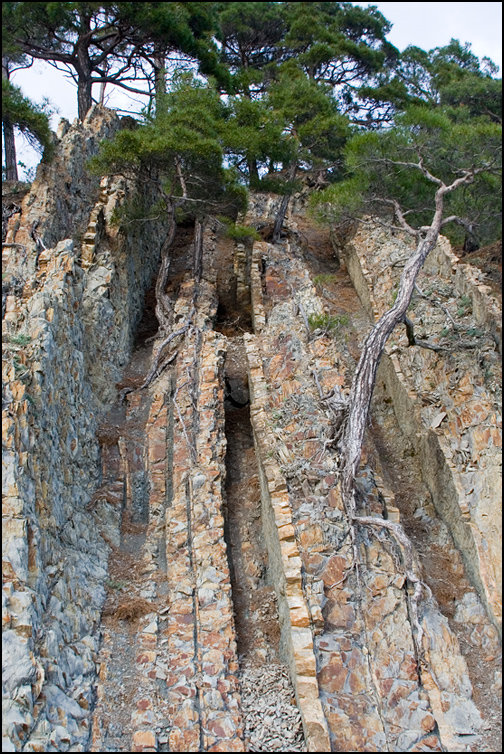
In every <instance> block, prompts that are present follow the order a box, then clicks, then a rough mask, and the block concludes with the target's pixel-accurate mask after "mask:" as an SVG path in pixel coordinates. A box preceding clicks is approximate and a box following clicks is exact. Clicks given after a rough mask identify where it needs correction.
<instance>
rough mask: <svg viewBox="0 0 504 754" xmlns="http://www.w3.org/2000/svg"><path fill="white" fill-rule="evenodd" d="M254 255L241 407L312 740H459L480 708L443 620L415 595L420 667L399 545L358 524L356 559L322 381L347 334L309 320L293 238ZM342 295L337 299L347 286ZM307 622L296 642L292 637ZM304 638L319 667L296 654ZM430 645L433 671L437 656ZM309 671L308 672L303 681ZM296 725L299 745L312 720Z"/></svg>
mask: <svg viewBox="0 0 504 754" xmlns="http://www.w3.org/2000/svg"><path fill="white" fill-rule="evenodd" d="M263 202H264V203H265V204H266V203H267V202H268V199H266V198H265V199H264V200H263ZM291 228H292V229H295V225H294V223H293V222H291ZM251 259H252V270H251V280H252V286H253V289H252V293H251V295H252V301H253V302H254V312H255V311H256V308H257V311H258V313H259V315H260V316H259V318H258V321H257V323H256V328H257V336H256V337H252V336H246V338H247V340H246V343H247V352H248V357H249V373H250V374H249V379H250V385H251V395H252V405H251V416H252V422H253V426H254V432H255V437H256V447H257V452H258V457H259V462H260V466H261V467H262V469H263V470H262V476H263V504H264V505H266V506H268V505H270V503H271V502H272V503H273V506H272V508H273V517H274V518H276V519H277V520H276V532H275V534H274V536H270V537H268V535H267V540H268V545H269V547H270V562H272V563H275V561H276V566H274V567H276V568H277V570H278V579H277V593H278V600H279V615H280V620H281V623H282V632H283V648H284V652H285V656H286V657H288V658H289V660H290V666H291V674H292V677H293V681H294V685H295V688H297V690H298V697H297V699H298V705H299V707H300V709H301V711H302V713H303V704H306V705H307V706H308V707H310V701H311V699H312V698H317V697H318V699H317V701H316V704H315V706H318V704H320V702H321V704H322V707H321V710H322V711H323V717H325V722H324V720H323V717H322V719H321V718H320V717H318V716H317V717H318V723H319V728H318V732H317V735H320V736H321V738H319V739H318V746H319V748H320V749H321V750H323V747H324V744H323V743H322V740H323V739H322V736H323V735H324V734H323V733H322V731H323V729H324V728H325V730H326V731H327V730H328V732H329V736H330V748H331V749H332V750H346V751H348V750H357V751H366V750H374V751H376V750H392V751H403V750H412V751H414V750H417V751H422V750H430V749H437V750H443V749H444V748H447V749H448V750H456V749H457V747H463V746H464V744H463V740H464V739H463V736H466V735H468V734H474V733H476V731H477V730H478V729H479V726H480V718H479V714H478V712H477V710H476V709H475V707H474V704H473V703H472V701H471V698H470V697H471V688H470V682H469V678H468V675H467V668H466V666H465V661H464V660H463V658H462V657H461V655H460V651H459V649H458V643H457V640H456V639H455V637H454V636H453V635H452V634H451V631H450V629H449V626H448V622H447V620H446V619H445V618H443V617H442V616H441V615H440V613H439V611H438V609H437V607H436V605H435V603H434V602H432V601H431V600H430V598H429V599H427V600H426V601H425V602H424V604H423V607H422V613H421V622H422V629H423V632H424V634H423V643H422V651H423V657H424V658H425V657H430V664H429V663H428V666H427V668H426V669H425V668H423V665H422V663H420V662H419V657H418V655H417V648H416V645H415V636H416V630H415V628H414V624H413V615H412V606H411V604H410V595H409V593H408V589H409V587H408V588H407V587H406V582H405V576H404V571H403V570H402V568H401V566H400V553H399V552H397V550H396V548H395V546H394V545H393V543H392V542H391V541H390V540H389V538H388V537H387V535H386V534H385V532H384V531H383V532H382V534H380V533H379V528H378V529H374V528H373V530H369V531H367V530H363V531H360V532H359V537H358V542H359V561H360V565H359V567H358V568H356V566H355V560H354V553H353V552H352V549H351V547H350V543H349V541H348V529H349V524H348V522H347V521H346V515H345V512H344V510H343V508H342V505H341V500H340V497H339V492H338V484H337V478H338V469H337V457H336V456H335V454H334V452H333V450H332V445H333V437H334V435H333V427H332V421H331V416H330V412H329V411H328V410H327V408H326V409H325V410H324V408H325V406H324V400H323V398H324V397H325V395H329V393H331V391H332V396H333V397H336V398H337V399H338V398H340V399H344V397H345V394H346V387H347V386H348V384H349V381H348V380H349V374H348V371H347V370H348V360H347V359H346V358H345V357H344V351H345V344H344V342H343V343H341V341H340V343H339V344H338V343H337V339H335V337H334V334H331V335H329V333H328V332H326V333H325V334H324V332H323V329H324V327H323V325H322V326H321V329H319V330H318V331H317V330H316V328H315V327H314V325H313V323H319V322H324V314H325V307H324V303H323V301H322V300H321V298H320V296H319V295H318V293H317V290H316V288H315V286H314V284H313V281H312V276H311V273H310V271H309V268H308V267H307V265H306V262H305V259H304V254H303V253H302V251H301V248H300V245H299V243H298V242H294V241H293V242H292V243H291V244H288V243H283V244H277V245H275V246H272V245H269V244H261V243H258V244H255V246H254V251H253V252H252V256H251ZM255 264H256V265H257V267H256V269H255V270H254V265H255ZM336 268H337V266H336V265H335V266H334V269H336ZM260 269H264V275H263V276H260V275H259V270H260ZM263 291H264V292H265V299H266V301H267V308H268V309H269V311H268V313H267V315H266V317H265V319H264V320H263V317H264V314H263V311H264V307H261V306H259V307H257V303H260V302H261V300H262V293H263ZM341 304H343V308H342V309H340V312H342V313H343V312H344V311H345V300H344V299H342V301H341ZM349 308H352V307H351V306H350V307H349ZM253 316H254V313H253ZM341 321H343V320H341ZM326 324H327V323H326ZM313 329H315V333H314V332H313ZM259 334H260V337H259ZM350 337H351V336H350ZM268 468H270V469H272V471H270V474H269V475H268V473H267V471H266V470H267V469H268ZM270 477H271V478H270ZM359 485H360V488H361V490H362V493H363V498H362V510H361V513H364V514H367V515H373V516H375V517H376V516H380V515H383V514H385V508H384V500H383V496H382V495H381V494H380V493H379V491H378V490H377V489H376V487H375V486H374V484H373V483H372V477H366V476H364V477H363V478H362V480H360V481H359ZM277 501H278V502H277ZM385 515H386V514H385ZM266 526H268V524H266ZM276 538H278V541H279V544H280V548H278V545H275V544H274V540H275V539H276ZM296 574H297V575H296ZM296 583H297V584H298V585H300V586H301V588H302V592H301V594H298V593H297V591H296V590H297V589H298V587H296ZM294 591H296V594H294ZM441 626H442V629H441ZM304 627H306V630H307V642H308V643H307V644H304V643H300V642H299V641H298V639H297V633H298V632H299V631H300V630H301V631H303V630H304ZM310 634H311V637H310ZM308 637H310V638H308ZM440 641H441V643H442V644H443V650H442V651H441V653H439V647H440V644H439V642H440ZM289 645H290V646H289ZM291 647H292V648H293V650H292V649H291ZM308 647H310V652H312V653H313V654H312V656H313V657H314V658H315V659H316V675H314V674H313V668H312V665H311V662H310V661H308V660H307V659H305V654H306V651H307V649H308ZM434 650H435V651H434ZM440 655H444V660H443V671H440V668H439V667H437V668H436V667H435V664H436V662H437V661H438V660H439V658H440ZM308 668H310V669H311V670H309V669H308ZM306 676H308V677H309V678H311V685H310V686H309V685H306V686H305V685H304V684H305V680H308V679H307V678H305V677H306ZM433 679H435V681H434V680H433ZM317 686H318V691H317ZM309 688H311V689H312V690H313V697H312V696H311V692H310V691H309V690H308V689H309ZM305 719H306V720H307V718H305ZM325 726H327V727H325ZM312 731H313V729H312ZM305 734H306V737H307V744H308V745H310V725H309V724H308V725H306V727H305ZM325 735H327V733H326V734H325ZM326 748H329V747H327V744H326Z"/></svg>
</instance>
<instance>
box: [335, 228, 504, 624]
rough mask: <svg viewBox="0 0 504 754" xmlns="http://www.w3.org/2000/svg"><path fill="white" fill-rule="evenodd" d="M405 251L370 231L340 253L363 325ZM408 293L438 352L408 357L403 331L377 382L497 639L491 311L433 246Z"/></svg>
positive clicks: (494, 316)
mask: <svg viewBox="0 0 504 754" xmlns="http://www.w3.org/2000/svg"><path fill="white" fill-rule="evenodd" d="M409 248H410V242H409V241H407V240H406V239H404V238H399V237H396V238H393V237H390V236H386V235H385V234H384V232H383V231H382V230H381V229H378V228H376V229H375V230H374V231H372V232H369V231H368V230H366V232H365V233H364V232H363V231H360V232H358V233H357V234H356V235H355V237H354V238H353V239H352V241H351V243H350V244H348V246H347V249H346V259H347V264H348V268H349V271H350V274H351V276H352V280H353V282H354V284H355V286H356V288H357V290H358V292H359V295H360V296H361V299H362V301H363V303H364V304H365V306H366V308H367V310H368V313H369V314H370V315H371V316H374V317H378V316H379V315H380V314H381V313H382V312H383V311H385V310H386V309H387V308H388V306H389V305H390V302H391V299H392V295H393V290H394V285H395V284H396V282H397V274H394V267H393V265H394V264H400V260H401V258H404V257H405V255H407V254H408V250H409ZM418 286H419V288H420V290H421V291H422V292H424V293H428V294H429V297H430V299H431V300H430V301H429V300H428V299H423V298H421V297H420V296H419V295H416V296H415V298H414V301H413V307H412V309H411V311H410V313H409V315H408V316H410V318H411V319H412V321H413V322H414V324H415V327H416V330H417V334H420V333H422V337H424V336H425V335H426V334H427V335H428V337H429V338H430V339H437V340H438V341H439V345H442V346H443V347H444V349H445V350H442V351H438V352H435V351H431V350H426V349H423V348H409V347H408V341H407V337H406V333H405V331H403V332H396V333H394V336H393V337H392V338H391V342H389V344H388V346H387V349H386V350H387V354H386V356H385V357H384V359H383V363H382V365H381V367H380V374H379V377H378V379H379V380H383V381H384V382H385V384H386V387H387V390H388V393H389V394H390V395H391V396H392V399H393V401H394V410H395V412H396V414H397V417H398V420H399V424H400V426H401V429H402V431H403V432H404V434H405V435H406V436H407V437H408V439H409V440H410V442H411V444H412V446H413V447H414V448H415V449H416V450H417V452H418V455H419V457H420V458H421V459H422V469H423V475H424V478H425V480H426V482H427V485H428V487H429V489H430V491H431V493H432V498H433V501H434V505H435V506H436V509H437V511H438V512H439V514H440V515H441V517H442V518H443V520H444V521H445V522H446V523H447V525H448V528H449V530H450V532H451V534H452V536H453V537H454V539H455V542H456V544H457V546H458V548H459V550H460V551H461V552H462V555H463V557H464V560H465V563H466V566H467V568H468V571H469V574H470V577H471V580H472V581H473V583H474V584H475V586H476V587H477V589H478V592H479V594H480V597H481V598H482V600H483V602H484V604H486V606H487V609H488V613H489V615H490V617H491V618H492V620H493V621H494V623H495V625H496V626H497V627H498V628H499V630H501V625H502V550H501V546H500V542H501V539H502V519H501V511H502V496H501V481H500V480H501V475H502V417H501V415H500V407H501V405H502V396H501V379H502V372H501V368H500V360H499V358H498V354H497V352H496V344H497V345H498V346H499V347H500V342H501V335H500V327H501V317H500V307H499V303H498V302H497V301H496V299H495V298H494V297H493V296H491V295H490V289H489V287H488V286H485V285H483V284H482V283H480V282H479V280H478V271H476V270H474V268H471V267H470V266H469V265H464V264H459V263H458V260H457V258H456V257H455V255H454V254H453V252H452V251H451V249H450V245H449V243H448V241H447V240H446V239H443V238H442V239H440V241H439V243H438V245H437V247H436V249H435V250H434V251H433V253H432V256H431V257H430V258H429V259H428V260H427V264H426V266H425V269H424V270H423V272H422V273H421V275H420V277H419V281H418ZM455 321H456V322H455ZM453 324H455V327H453ZM418 337H420V336H419V335H418ZM475 354H477V358H475Z"/></svg>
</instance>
